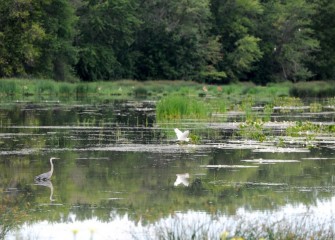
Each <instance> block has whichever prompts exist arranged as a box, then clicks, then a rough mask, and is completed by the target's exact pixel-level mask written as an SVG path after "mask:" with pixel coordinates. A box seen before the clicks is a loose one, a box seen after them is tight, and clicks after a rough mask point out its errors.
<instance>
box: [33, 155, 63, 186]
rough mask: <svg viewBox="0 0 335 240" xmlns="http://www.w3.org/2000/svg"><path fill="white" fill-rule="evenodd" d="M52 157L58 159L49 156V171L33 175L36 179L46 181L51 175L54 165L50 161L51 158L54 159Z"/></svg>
mask: <svg viewBox="0 0 335 240" xmlns="http://www.w3.org/2000/svg"><path fill="white" fill-rule="evenodd" d="M54 159H59V158H55V157H52V158H50V165H51V169H50V171H49V172H46V173H42V174H40V175H38V176H36V177H35V180H36V181H47V180H50V178H51V176H52V173H53V172H54V165H53V163H52V160H54Z"/></svg>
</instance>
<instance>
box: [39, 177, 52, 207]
mask: <svg viewBox="0 0 335 240" xmlns="http://www.w3.org/2000/svg"><path fill="white" fill-rule="evenodd" d="M35 185H38V186H43V187H48V188H50V197H49V199H50V201H51V202H53V201H55V199H54V198H53V194H54V187H53V185H52V182H51V181H50V180H45V181H38V180H35Z"/></svg>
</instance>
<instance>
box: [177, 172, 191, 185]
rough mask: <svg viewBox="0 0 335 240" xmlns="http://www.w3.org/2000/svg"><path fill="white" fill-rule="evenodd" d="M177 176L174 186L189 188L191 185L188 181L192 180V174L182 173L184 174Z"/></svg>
mask: <svg viewBox="0 0 335 240" xmlns="http://www.w3.org/2000/svg"><path fill="white" fill-rule="evenodd" d="M176 176H177V179H176V181H175V182H174V186H178V185H180V184H183V185H184V186H186V187H187V186H188V185H189V182H188V179H189V178H190V174H188V173H182V174H176Z"/></svg>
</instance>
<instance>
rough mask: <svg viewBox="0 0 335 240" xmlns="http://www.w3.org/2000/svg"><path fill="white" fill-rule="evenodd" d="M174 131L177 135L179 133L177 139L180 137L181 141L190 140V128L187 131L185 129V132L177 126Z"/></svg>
mask: <svg viewBox="0 0 335 240" xmlns="http://www.w3.org/2000/svg"><path fill="white" fill-rule="evenodd" d="M174 131H175V133H176V135H177V139H178V140H179V141H186V142H188V141H189V140H190V139H189V138H188V135H189V134H190V131H189V130H187V131H185V132H182V131H180V130H179V129H178V128H175V129H174Z"/></svg>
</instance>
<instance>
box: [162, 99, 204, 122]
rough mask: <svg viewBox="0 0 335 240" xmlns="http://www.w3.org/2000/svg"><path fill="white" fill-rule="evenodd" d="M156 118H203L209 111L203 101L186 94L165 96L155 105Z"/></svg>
mask: <svg viewBox="0 0 335 240" xmlns="http://www.w3.org/2000/svg"><path fill="white" fill-rule="evenodd" d="M156 114H157V120H172V119H186V118H193V119H204V118H206V117H207V116H208V114H209V112H208V110H207V108H206V105H205V103H203V102H202V101H200V100H198V99H196V98H190V97H187V96H167V97H165V98H162V99H161V100H160V101H159V102H158V103H157V106H156Z"/></svg>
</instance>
